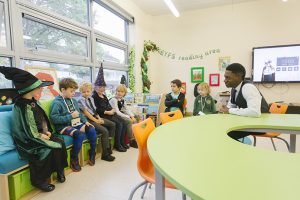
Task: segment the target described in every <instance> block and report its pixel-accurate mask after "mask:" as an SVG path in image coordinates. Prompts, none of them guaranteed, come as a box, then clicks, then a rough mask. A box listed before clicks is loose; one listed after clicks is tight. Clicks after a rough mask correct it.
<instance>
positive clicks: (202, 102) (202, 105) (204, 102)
mask: <svg viewBox="0 0 300 200" xmlns="http://www.w3.org/2000/svg"><path fill="white" fill-rule="evenodd" d="M203 99H204V101H203V100H202V97H201V110H202V112H203V110H204V108H205V106H206V97H203Z"/></svg>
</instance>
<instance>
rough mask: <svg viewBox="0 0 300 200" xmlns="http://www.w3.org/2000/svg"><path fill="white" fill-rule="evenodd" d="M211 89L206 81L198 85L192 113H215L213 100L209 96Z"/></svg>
mask: <svg viewBox="0 0 300 200" xmlns="http://www.w3.org/2000/svg"><path fill="white" fill-rule="evenodd" d="M210 92H211V89H210V87H209V85H208V84H207V83H201V84H199V85H198V93H199V95H198V96H197V97H196V99H195V102H194V110H193V115H194V116H196V115H206V114H214V113H216V104H215V100H214V99H213V98H212V97H211V96H210Z"/></svg>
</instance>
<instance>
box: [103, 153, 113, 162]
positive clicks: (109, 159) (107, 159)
mask: <svg viewBox="0 0 300 200" xmlns="http://www.w3.org/2000/svg"><path fill="white" fill-rule="evenodd" d="M101 159H102V160H105V161H108V162H112V161H114V160H115V157H114V156H111V155H109V154H108V155H106V156H102V157H101Z"/></svg>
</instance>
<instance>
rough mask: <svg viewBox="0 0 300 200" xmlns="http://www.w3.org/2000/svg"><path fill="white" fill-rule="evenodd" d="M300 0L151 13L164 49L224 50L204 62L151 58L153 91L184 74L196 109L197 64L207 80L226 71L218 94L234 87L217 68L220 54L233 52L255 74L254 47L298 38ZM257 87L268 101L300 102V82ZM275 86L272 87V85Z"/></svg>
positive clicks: (186, 53) (155, 33) (153, 35)
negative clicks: (193, 77) (193, 75)
mask: <svg viewBox="0 0 300 200" xmlns="http://www.w3.org/2000/svg"><path fill="white" fill-rule="evenodd" d="M299 8H300V1H298V0H289V1H288V2H286V3H284V2H282V1H281V0H258V1H253V2H248V3H239V4H234V5H227V6H221V7H214V8H208V9H200V10H195V11H189V12H185V13H181V16H180V17H179V18H175V17H174V16H173V15H163V16H152V18H151V21H152V22H153V24H151V26H152V32H151V35H150V38H149V39H151V40H153V41H154V42H155V43H157V45H158V46H159V47H161V48H162V49H164V50H167V51H170V52H173V53H175V54H176V56H190V54H194V55H195V54H198V53H203V52H205V51H207V50H210V49H220V50H221V52H220V53H219V54H211V55H209V56H205V57H204V58H203V59H202V60H201V59H195V60H188V61H180V60H178V59H174V60H172V59H169V58H167V57H164V56H160V55H159V54H154V53H153V54H152V55H151V57H150V64H149V74H150V79H151V81H152V88H151V91H152V92H155V93H163V92H168V91H170V81H171V80H173V79H174V78H179V79H181V80H182V81H184V82H187V98H188V110H189V111H191V110H192V108H193V101H194V97H193V88H194V84H192V83H191V79H190V68H191V67H192V66H204V67H205V81H206V82H208V79H209V74H210V73H221V86H220V87H214V88H213V89H212V90H213V94H212V96H213V97H216V96H217V93H218V92H221V91H225V90H229V89H228V88H226V87H225V85H224V83H223V72H220V71H219V69H218V58H219V57H220V56H230V57H231V61H232V62H240V63H242V64H243V65H244V66H245V67H246V68H247V75H246V76H250V73H251V68H252V66H251V65H252V53H251V52H252V48H253V47H258V46H268V45H282V44H295V43H300V42H299V32H300V26H298V25H297V21H299V19H300V12H299V11H298V9H299ZM271 86H272V85H258V87H259V89H260V90H261V92H262V93H263V94H264V96H265V98H266V99H267V101H268V102H273V101H279V100H283V101H286V102H298V103H300V95H298V90H297V88H299V86H300V84H295V83H294V84H276V85H275V86H273V87H271ZM268 87H271V88H268Z"/></svg>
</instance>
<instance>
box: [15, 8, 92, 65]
mask: <svg viewBox="0 0 300 200" xmlns="http://www.w3.org/2000/svg"><path fill="white" fill-rule="evenodd" d="M20 13H21V19H20V20H21V25H22V30H21V33H22V38H20V41H22V47H23V52H22V54H23V55H31V56H33V55H34V56H41V57H43V56H47V57H51V58H53V59H55V60H56V59H59V58H62V59H63V60H65V61H70V62H74V61H77V62H79V63H86V62H90V60H91V35H90V31H87V30H85V29H81V28H80V27H76V26H73V25H71V24H67V23H63V22H60V21H59V20H57V19H53V18H51V17H49V16H45V15H43V14H41V13H37V12H36V11H32V10H28V8H23V7H22V8H20ZM24 17H25V18H27V19H29V20H33V21H35V22H38V23H42V24H45V25H48V26H51V27H53V28H57V29H59V30H62V31H66V32H70V33H73V34H76V35H78V36H82V37H86V40H87V46H86V48H87V49H86V50H87V56H80V55H72V54H63V55H62V54H61V53H55V51H53V50H48V49H41V50H39V49H34V48H27V47H25V45H24V39H23V23H22V20H23V18H24Z"/></svg>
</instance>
